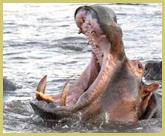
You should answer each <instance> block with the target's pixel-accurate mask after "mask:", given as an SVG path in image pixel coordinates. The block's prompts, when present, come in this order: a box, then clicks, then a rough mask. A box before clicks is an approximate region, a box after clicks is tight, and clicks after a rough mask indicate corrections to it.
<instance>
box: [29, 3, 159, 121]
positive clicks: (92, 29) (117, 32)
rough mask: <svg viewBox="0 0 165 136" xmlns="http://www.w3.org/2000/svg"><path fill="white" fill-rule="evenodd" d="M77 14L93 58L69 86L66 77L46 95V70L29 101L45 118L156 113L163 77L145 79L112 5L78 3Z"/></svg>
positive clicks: (126, 118)
mask: <svg viewBox="0 0 165 136" xmlns="http://www.w3.org/2000/svg"><path fill="white" fill-rule="evenodd" d="M74 19H75V22H76V25H77V27H78V28H79V31H78V33H79V34H81V33H82V34H84V35H85V36H86V37H87V39H88V44H89V45H90V46H91V47H92V52H91V61H90V63H89V65H88V66H87V68H86V69H85V70H84V72H83V73H82V74H81V75H80V77H79V78H78V79H77V80H76V81H75V83H74V84H73V85H72V86H71V87H69V80H67V82H66V83H65V86H64V89H63V91H62V93H60V94H57V95H50V96H47V95H45V89H46V81H47V76H44V77H43V78H42V79H41V81H40V82H39V84H38V86H37V91H36V93H35V94H36V98H35V100H32V101H31V102H30V104H31V106H32V108H33V110H34V112H35V113H36V114H38V115H40V116H41V117H42V118H43V119H45V120H46V119H53V120H60V119H63V118H72V119H77V120H78V119H79V120H83V121H89V120H90V121H96V120H101V121H103V122H104V121H105V122H108V121H122V122H123V121H124V122H136V121H138V120H140V119H149V118H152V117H155V116H156V113H157V110H156V109H157V98H156V95H155V92H156V91H157V90H158V88H159V83H157V82H153V83H151V84H149V85H147V84H146V83H144V82H143V81H142V78H143V76H144V73H145V67H144V65H143V64H142V63H141V62H140V61H138V60H129V59H128V57H127V56H126V53H125V50H124V44H123V40H122V29H121V28H120V27H119V25H118V24H117V18H116V14H115V13H114V11H113V10H112V9H110V8H108V7H104V6H100V5H90V6H80V7H79V8H77V9H76V11H75V14H74Z"/></svg>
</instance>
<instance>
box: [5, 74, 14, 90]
mask: <svg viewBox="0 0 165 136" xmlns="http://www.w3.org/2000/svg"><path fill="white" fill-rule="evenodd" d="M16 89H17V86H16V85H15V84H14V83H13V82H11V81H10V80H9V79H7V78H6V77H3V91H11V90H16Z"/></svg>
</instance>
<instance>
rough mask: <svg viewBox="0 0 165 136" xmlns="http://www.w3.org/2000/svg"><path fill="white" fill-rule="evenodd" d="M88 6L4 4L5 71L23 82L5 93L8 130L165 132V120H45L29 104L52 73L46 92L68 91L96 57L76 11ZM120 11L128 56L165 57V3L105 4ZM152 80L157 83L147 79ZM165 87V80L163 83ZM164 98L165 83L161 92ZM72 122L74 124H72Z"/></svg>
mask: <svg viewBox="0 0 165 136" xmlns="http://www.w3.org/2000/svg"><path fill="white" fill-rule="evenodd" d="M81 5H84V4H73V3H72V4H71V3H70V4H59V3H58V4H46V3H42V4H41V3H40V4H28V3H26V4H25V3H23V4H18V3H17V4H6V3H5V4H3V75H4V76H6V77H7V78H8V79H9V80H11V81H13V82H14V83H16V84H17V86H19V89H17V90H16V91H6V92H4V94H3V131H4V132H5V133H10V132H17V133H28V132H32V133H33V132H41V133H42V132H44V133H63V132H72V133H75V132H106V133H110V132H119V133H122V132H135V133H138V132H158V133H159V132H162V121H161V119H152V120H146V121H138V122H136V123H112V122H111V123H110V124H103V125H102V126H99V127H98V126H92V125H91V124H90V123H84V122H79V121H72V123H68V122H70V121H69V120H68V121H66V122H65V121H63V120H61V121H59V122H56V123H55V122H52V121H47V122H44V121H43V120H42V119H41V118H39V117H38V116H36V115H35V114H34V112H33V110H32V108H31V106H30V105H29V101H30V100H32V98H33V97H34V92H35V89H36V86H37V83H38V82H39V80H40V79H41V78H42V77H43V76H44V75H48V82H47V88H46V93H47V94H56V93H58V92H61V91H62V88H63V86H64V83H65V81H66V79H67V78H70V80H71V82H70V83H71V84H72V83H73V82H74V81H75V79H77V77H78V76H79V75H80V74H81V73H82V72H83V70H84V69H85V67H86V66H87V64H88V63H89V61H90V52H91V48H90V47H89V46H88V45H87V40H86V38H85V36H83V35H78V34H77V32H78V28H77V27H76V24H75V22H74V17H73V16H74V11H75V10H76V8H77V7H79V6H81ZM103 5H106V6H108V7H111V8H112V9H113V10H114V11H115V12H116V14H117V18H118V24H119V25H120V26H121V28H122V30H123V41H124V45H125V50H126V54H127V56H128V58H130V59H137V60H140V61H142V62H143V63H146V62H147V61H149V60H153V61H159V60H161V59H162V5H161V4H103ZM146 82H151V81H146ZM158 82H159V83H160V84H161V85H162V83H161V81H158ZM158 93H159V94H160V97H161V95H162V87H161V88H160V89H159V90H158ZM70 124H72V125H70Z"/></svg>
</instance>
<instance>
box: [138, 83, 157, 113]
mask: <svg viewBox="0 0 165 136" xmlns="http://www.w3.org/2000/svg"><path fill="white" fill-rule="evenodd" d="M158 89H159V83H157V82H154V83H152V84H150V85H146V84H144V85H143V86H142V90H141V98H142V105H141V106H142V107H141V108H142V113H143V112H145V110H146V108H147V106H148V102H149V100H150V99H151V96H152V95H153V93H154V92H156V91H157V90H158Z"/></svg>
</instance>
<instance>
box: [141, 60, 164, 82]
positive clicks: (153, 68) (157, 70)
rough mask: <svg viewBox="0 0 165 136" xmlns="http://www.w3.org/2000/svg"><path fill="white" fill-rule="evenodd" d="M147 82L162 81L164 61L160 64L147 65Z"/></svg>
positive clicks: (149, 63) (150, 63)
mask: <svg viewBox="0 0 165 136" xmlns="http://www.w3.org/2000/svg"><path fill="white" fill-rule="evenodd" d="M144 77H145V79H146V80H162V61H160V62H148V63H147V64H146V65H145V74H144Z"/></svg>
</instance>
